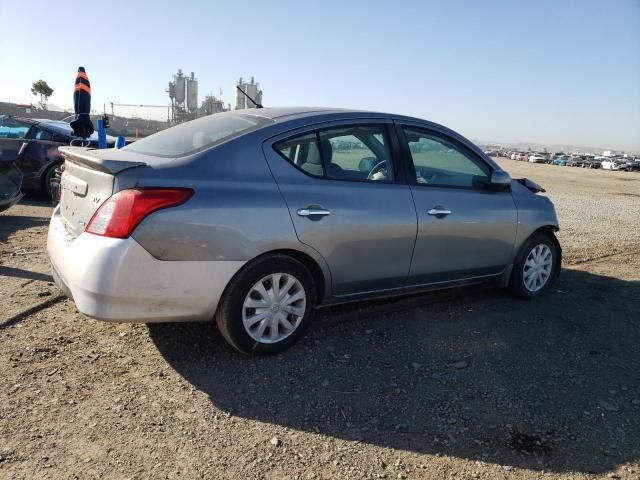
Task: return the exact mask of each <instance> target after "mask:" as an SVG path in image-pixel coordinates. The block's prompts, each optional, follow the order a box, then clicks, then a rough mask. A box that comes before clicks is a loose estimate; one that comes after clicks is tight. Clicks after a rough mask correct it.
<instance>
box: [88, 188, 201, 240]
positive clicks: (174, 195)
mask: <svg viewBox="0 0 640 480" xmlns="http://www.w3.org/2000/svg"><path fill="white" fill-rule="evenodd" d="M191 195H193V190H191V189H190V188H134V189H128V190H121V191H119V192H118V193H116V194H114V195H112V196H111V197H110V198H109V199H107V201H106V202H104V203H103V204H102V205H101V206H100V208H98V210H97V211H96V213H94V214H93V217H91V220H89V224H88V225H87V228H86V230H85V231H86V232H88V233H93V234H94V235H101V236H103V237H114V238H127V237H128V236H129V235H131V232H133V230H134V229H135V228H136V227H137V226H138V224H139V223H140V222H141V221H142V220H143V219H144V218H145V217H146V216H147V215H149V214H151V213H153V212H156V211H158V210H160V209H163V208H169V207H176V206H178V205H180V204H182V203H184V202H186V201H187V200H188V199H189V198H190V197H191Z"/></svg>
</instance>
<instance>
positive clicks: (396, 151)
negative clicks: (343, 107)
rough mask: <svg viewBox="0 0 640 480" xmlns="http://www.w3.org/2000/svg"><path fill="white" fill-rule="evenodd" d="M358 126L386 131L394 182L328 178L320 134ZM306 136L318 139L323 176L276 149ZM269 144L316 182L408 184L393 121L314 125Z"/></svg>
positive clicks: (373, 120) (371, 120) (285, 135)
mask: <svg viewBox="0 0 640 480" xmlns="http://www.w3.org/2000/svg"><path fill="white" fill-rule="evenodd" d="M356 126H361V127H366V126H375V127H380V128H381V129H382V130H383V131H384V133H385V134H386V137H387V139H388V141H389V152H390V155H391V164H392V167H393V171H394V178H393V181H387V182H376V181H368V180H357V179H348V178H329V177H328V176H327V170H326V161H325V158H324V157H325V155H324V153H323V152H322V148H320V140H321V139H320V133H321V132H322V131H325V130H333V129H339V128H347V127H356ZM305 135H315V137H316V144H317V145H318V148H319V150H320V159H321V162H322V168H323V171H324V173H323V175H322V176H317V175H313V174H311V173H309V172H307V171H305V170H303V169H302V168H300V167H299V166H298V165H296V164H295V163H294V162H293V161H291V160H290V159H288V158H287V157H286V156H285V155H284V154H283V153H282V152H280V151H279V150H278V149H277V148H276V145H277V144H278V143H281V142H286V141H289V140H294V139H295V138H297V137H303V136H305ZM268 144H269V146H270V148H271V149H272V150H273V151H274V152H275V153H276V154H277V155H278V156H279V157H280V158H282V159H284V160H286V161H287V163H289V165H291V166H293V167H294V168H295V169H296V170H297V171H299V172H301V173H302V174H304V175H306V176H307V177H309V178H312V179H314V180H326V181H338V182H355V183H367V184H381V185H398V184H403V185H406V184H407V175H406V171H405V165H404V161H403V159H402V157H403V154H402V149H401V141H400V140H399V138H398V136H397V133H396V128H395V122H394V121H393V120H392V119H376V118H372V119H362V121H355V122H354V121H351V122H349V121H346V122H342V121H335V122H330V123H327V124H319V125H314V126H313V128H301V129H297V130H295V133H294V134H293V135H287V134H283V135H278V136H277V137H275V138H274V139H271V140H269V142H268Z"/></svg>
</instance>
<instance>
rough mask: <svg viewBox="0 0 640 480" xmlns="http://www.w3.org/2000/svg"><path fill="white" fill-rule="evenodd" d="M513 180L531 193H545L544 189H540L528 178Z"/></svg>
mask: <svg viewBox="0 0 640 480" xmlns="http://www.w3.org/2000/svg"><path fill="white" fill-rule="evenodd" d="M514 180H515V181H516V182H518V183H520V184H521V185H524V186H525V187H527V188H528V189H529V190H531V191H532V192H533V193H539V192H546V190H545V189H544V188H542V187H541V186H540V185H538V184H537V183H536V182H534V181H533V180H529V179H528V178H515V179H514Z"/></svg>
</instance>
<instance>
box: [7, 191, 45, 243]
mask: <svg viewBox="0 0 640 480" xmlns="http://www.w3.org/2000/svg"><path fill="white" fill-rule="evenodd" d="M20 205H22V206H32V207H49V206H51V201H50V200H47V199H46V197H44V196H43V195H38V194H34V195H33V196H28V197H25V198H23V199H22V200H20V202H19V203H18V204H17V205H14V206H13V207H10V208H9V209H8V210H6V211H4V212H3V213H2V214H1V215H0V243H4V242H6V241H7V239H8V238H9V236H10V235H11V234H12V233H13V232H16V231H18V230H25V229H29V228H32V227H44V226H47V225H49V218H43V217H35V216H28V215H19V214H18V213H17V212H18V211H19V210H18V209H17V208H16V207H17V206H20ZM45 235H46V232H45Z"/></svg>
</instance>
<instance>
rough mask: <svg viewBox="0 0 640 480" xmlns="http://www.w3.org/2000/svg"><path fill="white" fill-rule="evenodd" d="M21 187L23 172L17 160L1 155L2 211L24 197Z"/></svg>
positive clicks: (0, 190) (0, 188) (0, 186)
mask: <svg viewBox="0 0 640 480" xmlns="http://www.w3.org/2000/svg"><path fill="white" fill-rule="evenodd" d="M21 187H22V172H20V169H19V168H18V166H17V165H16V162H15V161H14V160H11V159H5V158H4V157H3V156H2V155H0V212H2V211H4V210H7V209H8V208H9V207H11V206H12V205H15V204H16V203H18V202H19V201H20V199H21V198H22V197H23V195H22V193H20V189H21Z"/></svg>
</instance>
